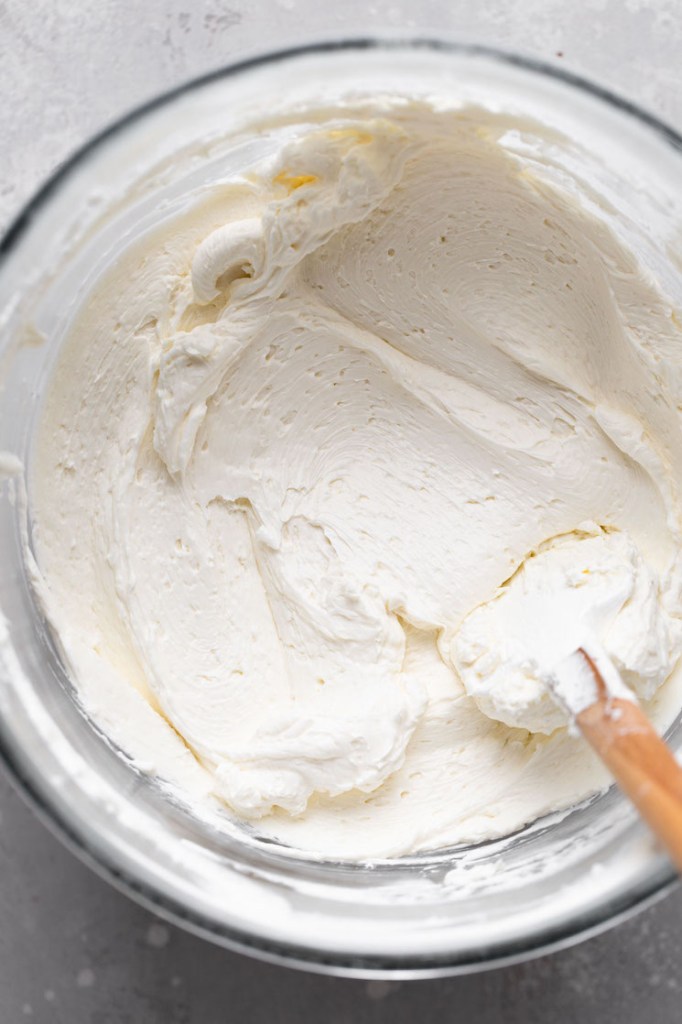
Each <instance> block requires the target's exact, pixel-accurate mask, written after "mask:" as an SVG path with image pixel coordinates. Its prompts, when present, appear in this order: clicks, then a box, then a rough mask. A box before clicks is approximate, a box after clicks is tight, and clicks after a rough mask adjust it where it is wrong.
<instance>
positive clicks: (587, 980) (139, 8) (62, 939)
mask: <svg viewBox="0 0 682 1024" xmlns="http://www.w3.org/2000/svg"><path fill="white" fill-rule="evenodd" d="M385 29H390V30H392V31H394V32H395V31H402V32H403V33H404V34H422V35H428V34H442V33H447V34H449V35H451V36H453V37H455V38H459V39H466V40H476V41H479V42H486V43H488V44H490V45H497V46H502V47H507V48H511V49H516V50H520V51H523V52H525V53H529V54H532V55H535V56H538V57H541V58H542V59H544V60H547V61H549V62H552V63H558V64H562V65H563V66H565V67H567V68H570V69H571V70H574V71H577V72H580V73H582V74H585V75H587V76H589V77H592V78H596V79H598V80H599V81H601V82H602V83H605V84H607V85H609V86H611V87H612V88H614V89H616V90H617V91H619V92H621V93H622V94H624V95H626V96H629V97H630V98H632V99H634V100H635V101H637V102H638V103H640V104H641V105H643V106H644V107H646V108H648V109H649V110H651V111H652V112H654V113H656V114H658V115H659V116H660V117H662V118H664V119H665V120H667V121H668V122H669V123H671V124H672V125H673V126H675V127H677V128H678V129H682V61H680V52H682V4H680V0H575V2H574V3H572V4H568V3H566V2H565V0H478V2H475V0H418V2H417V3H415V2H414V0H412V2H406V0H402V2H398V0H374V2H371V0H369V2H367V0H360V2H357V0H336V2H331V0H327V2H326V3H325V2H324V0H323V2H320V0H269V2H262V0H261V2H259V0H250V2H248V3H247V2H245V0H224V2H222V0H191V2H190V0H145V2H142V0H99V2H98V3H86V2H85V0H32V2H30V3H29V2H27V0H0V54H1V57H0V95H2V97H3V102H2V104H0V226H1V227H4V226H5V225H6V224H7V223H8V222H9V220H10V219H11V218H12V216H13V215H14V214H15V213H16V212H17V211H18V209H19V207H20V206H21V204H22V203H23V202H24V201H25V200H26V199H27V198H28V197H29V195H30V194H31V192H32V191H33V190H34V189H35V188H36V187H37V186H38V184H39V183H40V182H41V181H42V180H44V178H45V177H46V176H47V175H48V174H49V173H50V172H51V171H52V169H53V168H54V167H55V166H56V165H57V164H58V163H59V162H60V161H61V160H62V159H63V158H64V157H65V156H67V154H68V153H70V152H71V151H72V150H73V149H74V148H75V147H76V146H77V145H79V144H80V143H81V142H82V141H83V140H84V139H85V138H87V137H88V136H89V135H91V134H92V133H93V132H95V131H96V130H97V129H99V128H101V127H102V126H103V125H105V124H106V123H107V122H109V121H111V120H112V119H113V118H115V117H117V116H119V115H120V114H121V113H123V112H124V111H125V110H126V109H128V108H130V107H131V106H134V105H136V104H138V103H140V102H141V101H143V100H145V99H147V98H149V97H150V96H153V95H154V94H156V93H158V92H160V91H162V90H164V89H167V88H168V87H170V86H172V85H175V84H177V83H179V82H181V81H183V80H185V79H187V78H190V77H193V76H195V75H199V74H202V73H204V72H206V71H209V70H211V69H212V68H215V67H219V66H220V65H221V64H224V63H226V62H228V61H231V60H235V59H238V58H242V57H245V56H248V55H250V54H253V53H255V52H258V51H262V50H264V49H267V48H274V47H281V46H285V45H288V44H292V43H296V42H302V41H305V40H313V39H316V38H321V37H323V36H329V35H331V34H335V35H359V34H371V32H372V31H373V30H385ZM681 187H682V186H681ZM420 1019H429V1020H443V1021H459V1020H462V1021H467V1022H469V1021H472V1022H476V1024H499V1022H501V1021H504V1024H516V1022H519V1024H520V1022H524V1024H558V1022H562V1024H563V1022H569V1021H574V1020H580V1021H581V1024H611V1022H613V1024H616V1022H617V1024H641V1022H642V1021H645V1020H647V1019H648V1020H651V1021H652V1024H653V1022H655V1024H668V1022H670V1024H673V1022H674V1024H678V1022H679V1021H680V1020H681V1019H682V891H677V892H676V893H675V894H673V895H672V896H670V897H668V898H667V899H666V900H664V901H662V902H659V903H658V904H657V905H656V906H655V907H653V908H651V909H650V910H648V911H646V912H645V913H643V914H641V915H640V916H639V917H637V918H635V919H634V920H633V921H630V922H629V923H627V924H625V925H621V926H620V927H619V928H617V929H616V930H614V931H611V932H610V933H608V934H607V935H605V936H602V937H600V938H597V939H592V940H591V941H589V942H587V943H583V944H582V945H580V946H577V947H575V948H574V949H572V950H569V951H567V952H564V953H559V954H555V955H554V956H551V957H545V958H543V959H540V960H536V961H534V962H531V963H528V964H525V965H521V966H518V967H513V968H507V969H504V970H498V971H493V972H489V973H486V974H481V975H474V976H472V977H468V978H455V979H450V980H445V981H426V982H404V983H389V982H382V981H376V982H361V981H346V980H336V979H331V978H323V977H319V976H314V975H309V974H302V973H299V972H294V971H290V970H287V969H285V968H279V967H271V966H268V965H265V964H260V963H257V962H255V961H252V960H248V959H246V958H245V957H241V956H237V955H234V954H230V953H226V952H225V951H223V950H221V949H218V948H216V947H214V946H211V945H209V944H207V943H205V942H203V941H201V940H200V939H196V938H194V937H192V936H190V935H187V934H185V933H183V932H181V931H179V930H178V929H175V928H171V927H169V926H168V925H166V924H164V923H162V922H160V921H157V920H156V919H155V918H154V917H152V916H151V915H150V914H149V913H147V912H146V911H144V910H141V909H140V908H138V907H136V906H135V905H134V904H133V903H132V902H130V901H129V900H128V899H127V898H126V897H124V896H122V895H120V894H119V893H117V892H116V891H114V890H113V889H112V888H110V887H109V886H108V885H107V884H106V883H104V882H102V881H101V880H100V879H98V878H97V877H95V875H93V874H92V873H91V872H90V871H89V870H88V869H87V868H85V867H83V866H82V865H81V864H80V863H79V862H78V861H76V860H75V858H74V857H73V856H72V855H71V854H70V853H69V852H68V851H66V850H64V849H63V848H62V847H61V846H60V845H59V843H58V842H57V841H56V840H55V839H54V838H53V837H52V836H51V835H50V834H49V833H48V832H47V831H46V830H45V829H44V827H43V826H42V825H41V824H40V823H39V822H38V821H36V820H35V819H34V817H33V816H32V814H31V813H30V812H29V811H28V810H27V809H26V808H25V807H24V805H23V804H22V802H21V801H20V799H19V798H18V797H17V796H16V795H15V794H14V793H13V791H12V789H11V787H10V785H9V783H8V782H7V781H6V780H5V779H4V778H2V777H0V1024H16V1022H21V1021H31V1022H35V1024H43V1022H45V1024H48V1022H49V1024H61V1022H64V1024H85V1022H91V1024H128V1022H131V1024H138V1022H139V1024H218V1022H227V1021H229V1022H232V1021H234V1022H239V1024H266V1022H267V1024H293V1022H303V1024H318V1022H320V1021H324V1022H325V1024H373V1022H378V1021H384V1020H385V1021H388V1020H390V1021H391V1024H412V1022H413V1021H415V1020H420Z"/></svg>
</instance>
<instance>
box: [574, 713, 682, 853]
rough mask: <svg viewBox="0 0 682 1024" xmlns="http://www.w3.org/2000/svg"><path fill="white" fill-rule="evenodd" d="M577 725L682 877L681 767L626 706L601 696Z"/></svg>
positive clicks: (647, 725) (642, 716) (648, 726)
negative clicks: (658, 840) (681, 873)
mask: <svg viewBox="0 0 682 1024" xmlns="http://www.w3.org/2000/svg"><path fill="white" fill-rule="evenodd" d="M576 721H577V723H578V726H579V727H580V730H581V732H582V733H583V735H584V737H585V739H586V740H587V741H588V742H589V744H590V745H591V746H592V747H593V749H594V750H595V751H596V753H597V754H598V755H599V757H601V759H602V761H603V762H604V763H605V764H606V766H607V767H608V768H609V770H610V771H611V774H612V775H613V777H614V779H615V780H616V782H617V783H618V785H619V786H620V788H621V789H622V790H623V791H624V792H625V793H626V794H627V796H629V797H630V799H631V800H632V802H633V804H635V806H636V807H637V809H638V811H639V813H640V814H641V816H642V818H644V820H645V821H646V822H647V824H648V825H649V827H650V828H651V829H652V831H653V832H655V834H656V835H657V836H658V838H659V839H660V841H661V843H662V844H663V846H664V847H665V848H666V850H667V852H668V854H669V855H670V857H671V859H672V861H673V863H674V864H675V866H676V867H677V869H678V871H680V872H682V767H680V765H679V764H678V763H677V761H676V760H675V758H674V756H673V754H672V752H671V751H670V749H669V748H668V747H667V746H666V744H665V743H664V742H663V740H662V739H661V738H660V736H658V734H657V733H656V732H655V730H654V728H653V726H652V725H651V722H650V721H649V720H648V718H647V717H646V715H645V714H644V713H643V711H642V710H641V709H640V708H639V707H638V706H637V705H636V704H634V703H633V702H632V701H629V700H622V699H620V698H613V697H611V698H609V697H608V696H601V697H600V698H599V699H598V700H597V701H596V703H594V704H591V705H590V706H589V707H588V708H585V710H584V711H581V712H580V714H579V715H577V718H576Z"/></svg>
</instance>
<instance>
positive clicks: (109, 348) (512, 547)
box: [31, 97, 682, 858]
mask: <svg viewBox="0 0 682 1024" xmlns="http://www.w3.org/2000/svg"><path fill="white" fill-rule="evenodd" d="M278 130H279V126H278V124H276V123H273V124H271V125H266V124H265V123H261V124H260V125H258V126H257V127H254V136H255V135H257V134H258V133H261V134H265V135H267V137H268V139H269V148H270V152H269V153H268V155H266V156H264V157H262V158H259V159H257V160H255V161H254V162H252V163H249V165H248V166H246V167H244V168H243V170H242V171H241V172H240V173H238V174H236V173H233V172H230V173H227V174H225V175H224V176H220V175H217V176H216V178H215V180H212V181H210V182H208V183H204V184H203V185H197V186H196V187H195V188H194V189H193V191H189V192H188V194H187V195H186V196H185V197H184V198H185V202H184V204H178V203H175V204H168V205H167V207H164V206H163V205H161V207H160V208H159V210H158V212H157V215H156V217H155V218H154V219H153V223H150V220H149V218H147V219H146V220H145V222H144V225H143V226H142V227H140V229H139V230H138V231H137V232H135V231H129V232H128V233H127V234H126V236H125V237H122V238H121V240H120V244H119V246H118V247H117V248H116V251H115V252H114V253H112V259H111V265H110V267H109V269H108V270H107V272H106V273H103V274H102V275H100V278H99V280H97V281H96V282H95V283H94V284H93V285H92V287H91V288H90V290H89V294H88V295H87V300H86V301H83V303H82V304H81V306H80V309H79V310H78V312H77V314H76V315H74V317H73V320H72V323H71V325H70V329H69V332H68V337H67V338H66V340H65V342H64V344H63V346H62V348H61V351H60V353H59V357H58V359H57V362H56V365H55V368H54V372H53V374H52V378H51V380H50V382H49V388H48V390H47V396H46V400H45V408H44V410H43V414H42V422H41V425H40V430H39V434H38V438H37V442H36V446H35V451H34V460H33V467H32V480H31V498H32V517H33V526H34V541H35V547H36V553H37V558H38V564H39V567H40V573H41V579H40V582H39V584H38V585H39V590H40V594H41V597H42V600H43V602H44V606H45V609H46V612H47V614H48V616H49V618H50V621H51V623H52V625H53V627H54V630H55V634H56V636H57V638H58V641H59V644H60V647H61V650H62V652H63V656H64V659H65V662H66V664H67V666H68V668H69V670H70V672H71V674H72V676H73V678H74V680H75V682H76V684H77V687H78V691H79V693H80V696H81V699H82V701H83V704H84V706H85V708H86V710H87V711H88V713H89V714H90V715H91V716H92V717H93V719H94V720H95V721H96V722H97V723H98V724H99V725H100V726H102V727H103V728H104V729H105V730H106V731H107V732H108V733H109V735H110V736H111V737H112V739H113V740H114V741H115V742H116V743H117V744H119V745H120V746H121V747H122V748H123V749H124V750H125V752H126V753H127V754H128V755H129V756H130V757H132V758H133V759H134V760H135V761H136V763H137V764H138V765H139V766H140V767H143V768H144V769H145V770H148V771H150V772H153V773H155V774H157V775H158V776H159V777H160V778H161V779H162V780H164V782H165V783H166V784H167V785H170V786H171V787H172V788H173V791H174V792H175V793H176V795H179V796H180V797H181V798H183V799H185V800H186V801H187V802H188V803H189V804H190V805H191V806H192V807H194V808H195V809H196V810H197V813H199V812H201V813H204V812H205V813H209V812H210V813H215V812H216V808H221V807H222V808H224V809H225V810H224V812H218V813H230V814H232V815H234V816H236V817H237V818H239V819H242V820H248V821H249V822H251V823H252V825H253V827H254V828H256V830H257V831H259V832H261V833H263V834H265V835H268V836H274V837H276V838H278V839H280V840H282V841H283V842H286V843H290V844H293V845H296V846H299V847H303V848H305V849H309V850H314V851H320V852H323V853H329V854H332V855H335V856H347V857H355V858H362V857H374V856H379V855H383V854H391V855H392V854H401V853H407V852H410V851H414V850H421V849H429V848H434V847H438V846H442V845H445V844H450V843H458V842H474V841H478V840H482V839H486V838H490V837H493V836H500V835H505V834H508V833H510V832H512V831H514V830H516V829H518V828H520V827H522V826H523V825H524V824H526V823H527V822H529V821H531V820H533V819H535V818H537V817H538V816H539V815H541V814H543V813H544V812H547V811H550V810H555V809H560V808H564V807H567V806H569V805H571V804H572V803H575V802H576V801H579V800H581V799H582V798H584V797H585V796H586V795H588V794H589V793H590V792H593V791H594V790H595V789H598V788H599V787H601V786H603V785H604V784H605V782H606V778H605V775H604V773H603V771H602V770H601V768H600V766H599V765H598V764H597V763H596V761H595V759H594V757H593V755H592V754H591V753H590V752H589V751H588V750H586V749H585V747H584V746H583V744H582V743H581V742H580V741H579V740H578V739H576V738H574V737H572V736H570V735H569V734H568V730H567V729H566V728H565V724H566V716H565V715H564V714H563V713H562V712H561V710H557V709H556V708H555V707H554V706H553V705H552V704H550V703H549V702H548V700H547V699H546V696H545V694H544V692H543V691H542V690H541V688H540V687H539V685H538V680H537V678H536V677H535V676H534V675H533V672H532V671H528V669H527V666H525V665H521V664H519V662H518V658H516V655H515V653H514V650H513V641H512V640H510V645H511V646H510V648H509V650H508V651H506V653H505V658H504V659H503V660H502V661H501V662H499V663H496V664H490V662H489V661H486V660H485V656H484V655H485V651H486V649H488V647H489V646H490V644H491V643H492V642H494V643H495V644H497V643H498V641H499V639H500V636H501V634H502V633H504V631H505V630H507V628H511V626H512V625H513V626H514V628H516V627H517V626H519V628H525V625H524V616H523V615H522V614H521V611H520V609H521V608H522V606H523V602H524V601H525V600H526V597H527V596H528V594H526V595H525V596H524V589H526V590H527V591H528V593H530V592H531V591H532V592H533V594H532V596H533V600H535V599H537V600H540V601H542V600H543V595H544V593H545V592H546V590H547V588H548V587H549V586H552V587H553V586H554V584H555V583H556V584H557V586H559V589H561V590H562V592H564V593H565V595H566V598H567V604H566V608H567V615H568V613H569V612H570V614H573V613H574V612H576V613H577V614H578V616H579V617H580V614H581V610H582V608H583V605H582V603H581V601H582V594H583V592H584V593H585V594H587V590H589V595H588V596H589V598H590V602H592V599H593V598H594V599H595V600H596V603H597V606H598V608H599V609H602V610H603V615H602V618H600V619H599V622H598V623H597V626H598V628H599V629H601V630H602V632H601V633H600V637H601V642H603V643H604V644H605V645H606V646H607V647H609V648H610V649H609V653H611V654H613V655H614V656H617V657H618V658H619V659H620V661H621V664H622V666H623V669H624V671H625V672H626V673H630V675H631V677H632V678H631V679H630V680H629V681H630V682H631V683H632V685H634V686H635V688H636V689H637V690H638V692H639V693H640V694H641V696H642V697H643V698H645V699H648V698H652V697H653V703H652V706H651V709H650V710H651V713H652V714H653V716H654V718H656V716H657V715H658V718H659V720H662V719H663V718H665V716H666V715H667V716H669V715H670V713H671V712H670V709H671V707H678V706H679V701H678V699H677V697H675V696H674V695H673V697H672V698H669V699H668V701H667V703H666V701H663V700H660V699H659V698H660V695H661V694H663V693H664V691H666V690H669V689H670V687H669V686H668V687H663V688H662V689H661V690H660V691H659V692H658V694H657V695H655V691H656V688H657V687H658V686H659V685H660V684H661V683H662V682H663V681H664V680H665V678H666V677H667V676H668V675H669V674H670V672H671V670H672V669H673V667H674V664H675V661H676V659H677V656H678V654H679V627H678V620H677V615H678V613H679V608H680V605H679V588H678V584H677V582H676V581H677V580H678V579H679V573H678V570H677V551H678V542H679V526H680V504H679V483H680V480H682V472H681V471H682V431H681V429H680V417H679V413H678V408H677V406H678V403H679V402H680V400H681V399H680V396H679V394H678V391H679V390H680V389H679V385H678V377H679V366H678V364H679V356H678V354H677V353H678V352H679V351H680V348H679V346H680V344H681V343H682V338H681V336H680V334H681V332H680V330H679V328H678V326H677V324H676V320H675V316H674V315H673V312H674V311H673V310H672V309H671V306H670V303H669V302H668V301H667V299H666V297H665V295H664V294H663V293H662V292H661V290H660V289H659V288H658V286H657V285H656V283H655V282H654V281H653V280H652V279H651V277H650V275H649V274H648V273H647V272H645V271H644V270H643V269H642V267H640V265H639V263H638V260H637V258H636V256H635V254H634V252H633V251H632V250H631V248H629V247H628V246H627V245H626V244H625V241H624V240H623V238H622V237H621V233H620V232H619V230H618V225H617V224H614V223H612V220H613V213H612V210H611V208H610V207H609V206H608V204H606V203H605V204H604V205H603V207H600V206H599V202H598V197H595V195H594V194H592V195H591V196H590V197H589V201H588V199H587V198H586V197H585V196H584V195H583V194H582V193H581V188H580V182H578V181H576V180H573V179H571V180H570V181H569V180H568V179H567V178H566V176H565V175H561V174H557V173H556V164H557V159H558V158H557V153H558V152H560V150H561V146H562V145H563V143H562V140H561V138H560V137H558V136H557V135H556V133H549V132H548V131H546V130H545V129H544V127H543V126H542V125H541V124H536V123H534V122H530V121H524V122H523V123H521V122H520V121H519V120H518V119H517V118H514V117H513V116H512V115H505V114H501V113H490V112H489V111H486V110H483V109H478V108H464V109H448V104H447V103H445V102H442V101H439V102H437V103H436V102H434V103H433V104H429V103H426V102H422V101H419V102H417V101H411V100H410V99H409V97H394V98H386V97H375V98H369V99H367V100H365V101H362V102H360V101H358V100H356V101H352V102H351V101H349V102H348V104H346V105H344V104H342V103H339V104H338V108H337V109H335V110H330V109H321V110H319V111H317V110H314V109H307V110H301V111H299V112H298V113H297V112H292V113H291V114H290V115H289V116H288V117H287V118H286V131H283V132H282V133H281V138H280V137H279V135H278ZM519 138H522V139H523V143H524V144H523V145H519V144H518V143H519ZM273 140H275V142H276V144H273ZM566 145H567V147H568V146H569V144H568V143H566ZM569 148H570V147H569ZM574 155H575V154H574ZM586 524H588V525H586ZM556 538H558V540H554V541H553V543H551V544H550V545H549V546H547V542H548V541H550V540H551V539H556ZM533 553H535V558H534V559H532V558H531V557H530V556H531V555H532V554H533ZM519 567H522V568H519ZM583 570H587V572H583ZM514 573H516V574H517V575H516V576H514ZM576 573H578V574H579V575H580V576H581V579H580V580H576ZM592 574H594V580H595V582H594V583H592V582H590V583H588V584H586V585H583V583H582V576H583V575H584V578H585V579H586V580H588V579H590V580H591V576H592ZM509 580H510V582H509V583H505V581H509ZM585 586H586V588H587V589H585ZM501 587H502V590H501V591H500V588H501ZM574 598H575V599H574ZM517 603H518V604H517ZM515 606H516V607H517V611H515ZM479 608H480V610H479V611H478V612H477V611H476V609H479ZM601 614H602V613H601V612H600V615H601ZM598 618H599V616H598ZM519 624H520V625H519ZM557 642H558V643H559V646H561V643H563V640H562V638H561V637H559V641H557ZM657 702H658V703H657ZM491 716H492V717H491Z"/></svg>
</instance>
